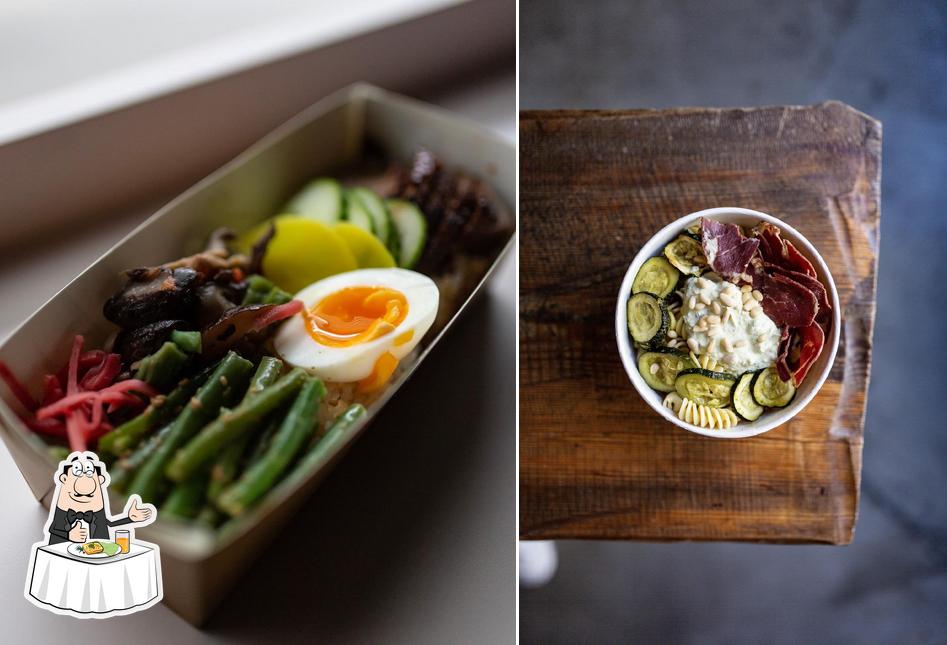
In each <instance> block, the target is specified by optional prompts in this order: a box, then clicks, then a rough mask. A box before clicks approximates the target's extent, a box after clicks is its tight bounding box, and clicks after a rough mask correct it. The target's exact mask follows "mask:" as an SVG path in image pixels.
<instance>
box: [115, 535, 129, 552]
mask: <svg viewBox="0 0 947 645" xmlns="http://www.w3.org/2000/svg"><path fill="white" fill-rule="evenodd" d="M115 544H117V545H118V546H120V547H122V553H128V531H115Z"/></svg>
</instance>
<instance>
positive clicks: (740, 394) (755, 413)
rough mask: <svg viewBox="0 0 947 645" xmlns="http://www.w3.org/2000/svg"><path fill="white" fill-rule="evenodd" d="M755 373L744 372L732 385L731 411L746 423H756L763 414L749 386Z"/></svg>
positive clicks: (761, 407)
mask: <svg viewBox="0 0 947 645" xmlns="http://www.w3.org/2000/svg"><path fill="white" fill-rule="evenodd" d="M755 376H756V372H746V373H745V374H743V375H742V376H741V377H740V378H738V379H737V380H736V382H735V383H734V384H733V391H732V392H731V393H730V398H732V399H733V409H734V410H736V413H737V414H739V415H740V417H741V418H742V419H744V420H746V421H756V420H757V419H759V418H760V415H761V414H763V406H762V405H760V404H759V403H757V402H756V400H755V399H754V398H753V392H752V390H751V388H750V386H751V385H752V383H753V379H754V377H755Z"/></svg>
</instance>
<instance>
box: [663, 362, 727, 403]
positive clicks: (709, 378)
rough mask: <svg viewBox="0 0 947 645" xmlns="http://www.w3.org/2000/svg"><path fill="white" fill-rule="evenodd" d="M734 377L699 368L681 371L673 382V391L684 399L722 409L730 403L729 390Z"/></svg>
mask: <svg viewBox="0 0 947 645" xmlns="http://www.w3.org/2000/svg"><path fill="white" fill-rule="evenodd" d="M734 380H735V377H734V376H733V375H731V374H725V373H724V372H711V371H710V370H703V369H700V368H695V369H689V370H683V371H682V372H681V373H680V374H678V375H677V378H676V379H675V380H674V389H675V390H677V393H678V394H680V395H681V396H682V397H684V398H685V399H690V400H691V401H693V402H694V403H698V404H700V405H708V406H710V407H712V408H722V407H725V406H726V405H728V404H729V403H730V390H731V389H733V381H734Z"/></svg>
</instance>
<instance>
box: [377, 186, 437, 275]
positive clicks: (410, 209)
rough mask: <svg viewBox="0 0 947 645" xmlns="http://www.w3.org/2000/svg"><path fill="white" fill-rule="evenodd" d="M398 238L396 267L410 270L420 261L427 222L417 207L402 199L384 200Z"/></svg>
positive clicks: (425, 239) (425, 238)
mask: <svg viewBox="0 0 947 645" xmlns="http://www.w3.org/2000/svg"><path fill="white" fill-rule="evenodd" d="M385 205H386V206H388V212H389V213H391V221H392V223H393V224H394V226H395V234H396V235H397V237H398V255H396V256H395V259H396V260H397V261H398V266H399V267H402V268H404V269H411V268H413V267H414V265H416V264H417V263H418V260H420V259H421V253H423V252H424V243H425V242H426V241H427V220H426V219H425V218H424V213H422V212H421V209H419V208H418V207H417V206H415V205H414V204H413V203H411V202H409V201H406V200H404V199H386V200H385Z"/></svg>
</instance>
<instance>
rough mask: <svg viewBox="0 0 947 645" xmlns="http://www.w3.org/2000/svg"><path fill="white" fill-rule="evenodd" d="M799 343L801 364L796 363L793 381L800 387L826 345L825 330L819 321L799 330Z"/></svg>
mask: <svg viewBox="0 0 947 645" xmlns="http://www.w3.org/2000/svg"><path fill="white" fill-rule="evenodd" d="M798 334H799V339H800V341H801V342H800V345H799V364H798V365H796V366H795V367H794V369H793V373H792V382H793V383H794V384H795V385H796V387H799V385H800V384H801V383H802V380H803V379H804V378H806V374H808V373H809V368H811V367H812V365H813V363H815V361H816V359H817V358H819V354H821V353H822V347H823V346H824V345H825V332H823V331H822V328H821V327H820V326H819V324H818V323H815V322H814V323H812V324H811V325H809V326H808V327H803V328H802V329H800V330H798Z"/></svg>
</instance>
